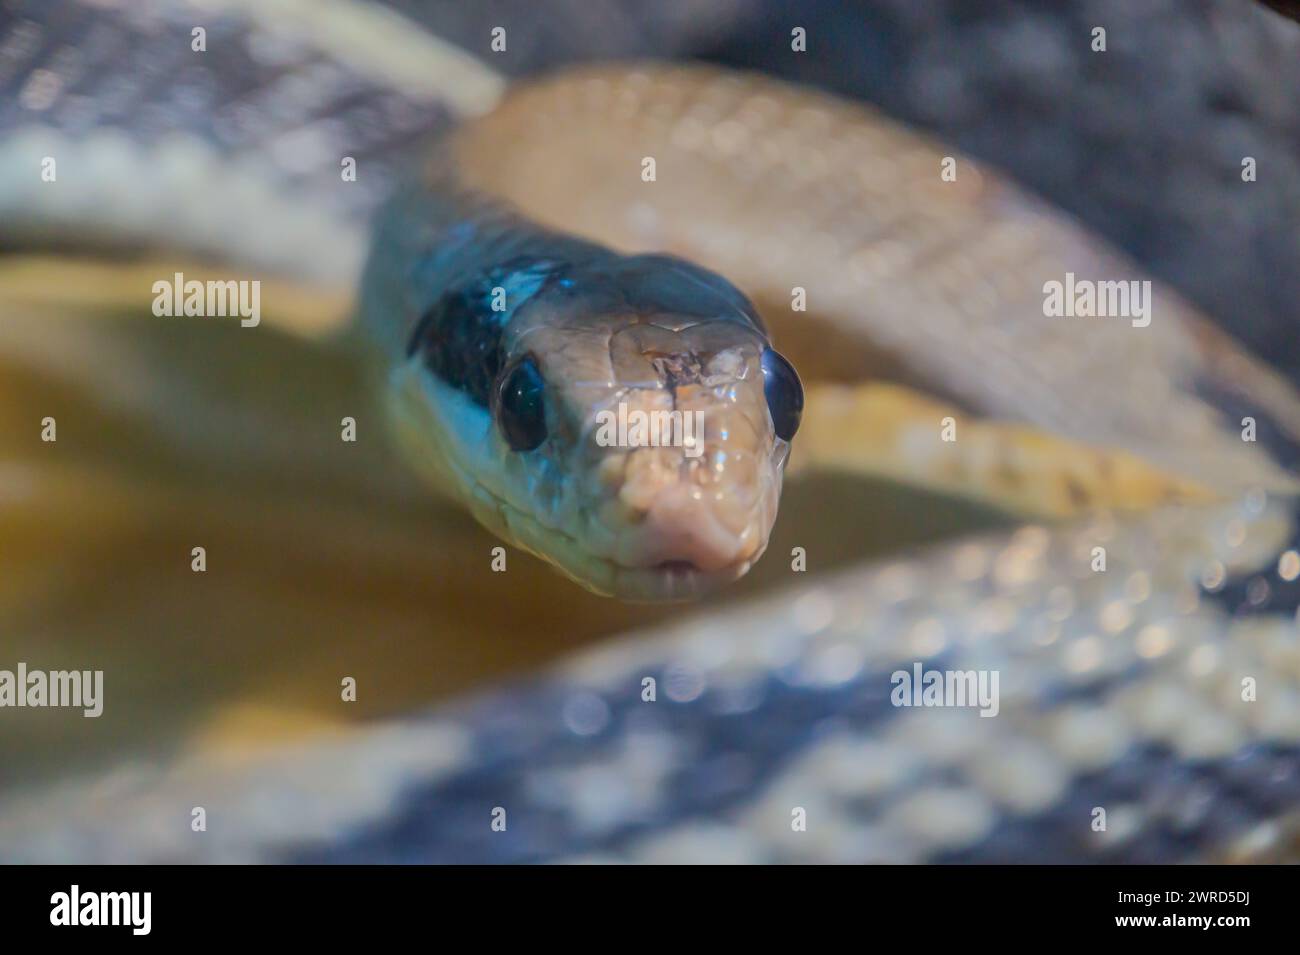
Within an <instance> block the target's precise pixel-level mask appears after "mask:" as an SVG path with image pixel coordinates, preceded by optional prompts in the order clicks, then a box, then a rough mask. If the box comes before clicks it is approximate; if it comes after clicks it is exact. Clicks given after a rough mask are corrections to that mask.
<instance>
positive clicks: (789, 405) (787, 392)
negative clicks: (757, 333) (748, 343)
mask: <svg viewBox="0 0 1300 955" xmlns="http://www.w3.org/2000/svg"><path fill="white" fill-rule="evenodd" d="M763 393H764V395H766V397H767V410H768V411H769V412H770V413H771V415H772V427H773V429H774V430H775V431H776V436H777V437H778V438H780V439H781V440H783V441H789V440H790V439H791V438H793V437H794V433H795V432H796V431H798V430H799V420H800V419H801V418H802V417H803V385H802V384H800V382H799V373H798V372H796V371H795V370H794V366H793V365H792V364H790V363H789V362H788V361H786V360H785V357H784V356H783V355H781V354H780V353H778V352H776V351H773V350H772V349H771V348H764V349H763Z"/></svg>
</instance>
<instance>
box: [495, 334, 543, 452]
mask: <svg viewBox="0 0 1300 955" xmlns="http://www.w3.org/2000/svg"><path fill="white" fill-rule="evenodd" d="M545 390H546V383H545V382H544V381H543V380H542V373H541V372H540V371H538V370H537V362H536V361H534V360H533V358H532V356H531V355H530V356H527V357H525V358H523V359H522V360H520V361H519V363H518V364H516V365H515V366H514V367H513V368H511V369H510V371H509V372H507V373H506V374H505V375H504V376H503V377H502V379H501V387H500V389H499V390H498V391H497V403H496V405H497V425H498V426H499V427H500V428H501V434H502V436H503V437H504V438H505V439H506V443H508V444H509V445H510V450H512V451H531V450H533V449H534V448H536V447H537V446H538V445H539V444H541V443H542V442H543V441H545V440H546V403H545V400H544V399H543V392H544V391H545Z"/></svg>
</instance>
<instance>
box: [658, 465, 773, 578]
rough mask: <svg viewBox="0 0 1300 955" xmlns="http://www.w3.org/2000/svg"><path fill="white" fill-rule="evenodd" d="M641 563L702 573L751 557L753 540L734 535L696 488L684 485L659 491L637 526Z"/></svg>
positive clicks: (675, 485) (734, 529)
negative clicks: (640, 547)
mask: <svg viewBox="0 0 1300 955" xmlns="http://www.w3.org/2000/svg"><path fill="white" fill-rule="evenodd" d="M641 536H642V540H641V545H642V547H643V549H644V553H645V560H646V563H647V564H650V565H652V566H667V567H670V568H671V567H673V566H689V567H694V568H695V569H697V570H702V571H705V572H710V573H711V572H713V571H718V570H723V569H725V568H727V567H731V566H733V565H735V564H737V563H740V562H742V561H744V560H748V559H749V558H750V557H752V556H753V555H754V551H755V550H756V548H757V544H758V542H757V538H756V536H755V535H753V534H748V533H746V532H745V530H744V529H741V530H740V531H739V532H737V529H736V528H735V527H734V526H731V525H729V524H728V522H727V521H726V520H725V519H724V517H723V516H722V514H721V513H720V512H719V510H718V509H717V508H716V507H713V506H712V504H711V502H709V501H708V500H707V499H706V498H705V497H704V496H702V495H701V494H700V493H699V492H698V491H697V489H695V488H693V487H691V486H690V485H689V484H686V483H679V484H674V485H671V486H669V487H666V488H664V489H663V490H662V491H660V492H659V493H658V494H657V495H656V496H655V498H654V500H653V501H652V502H651V504H650V509H649V510H648V511H646V515H645V520H644V522H643V523H642V525H641Z"/></svg>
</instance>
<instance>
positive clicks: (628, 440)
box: [405, 257, 803, 601]
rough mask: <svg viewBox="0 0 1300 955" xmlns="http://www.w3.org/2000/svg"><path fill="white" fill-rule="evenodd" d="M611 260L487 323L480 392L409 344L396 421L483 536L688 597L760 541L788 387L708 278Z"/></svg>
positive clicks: (783, 439)
mask: <svg viewBox="0 0 1300 955" xmlns="http://www.w3.org/2000/svg"><path fill="white" fill-rule="evenodd" d="M617 262H618V263H619V264H618V265H617V266H610V265H609V264H608V263H604V264H603V267H602V269H600V270H599V272H598V274H592V273H591V272H590V271H589V272H588V273H587V274H585V275H584V274H581V273H579V275H578V276H577V278H576V279H575V278H574V277H573V275H572V270H569V271H567V272H566V273H565V274H566V275H567V276H568V278H567V279H566V281H565V283H564V285H563V286H560V285H558V284H557V283H554V282H549V281H548V282H546V283H542V284H540V285H539V286H538V293H537V294H535V295H533V296H532V297H531V299H530V300H529V301H528V302H527V305H526V307H521V308H519V309H518V310H517V312H515V313H513V314H511V315H510V316H509V317H508V319H507V320H505V321H502V322H499V331H498V333H496V334H495V337H494V339H493V343H492V348H491V359H490V361H489V362H488V365H489V370H490V375H488V376H486V380H485V381H484V383H483V387H484V391H485V396H484V400H483V401H482V402H477V401H475V400H473V397H472V396H470V395H467V394H466V389H465V388H464V387H463V386H462V387H460V388H456V387H453V386H452V384H451V383H449V381H448V374H447V372H446V371H441V372H440V373H439V374H434V375H429V374H427V371H428V370H429V368H435V369H437V368H439V367H441V366H445V365H448V364H453V363H451V362H446V361H443V360H442V359H440V358H439V357H438V356H437V354H435V355H434V357H433V358H432V359H429V358H428V356H427V354H426V356H425V359H423V360H422V359H421V356H420V355H419V354H416V355H414V356H413V363H412V368H411V370H410V374H411V375H412V378H413V385H412V386H411V387H408V388H407V389H405V390H406V391H407V392H411V390H412V387H414V388H415V389H416V392H417V393H416V394H414V399H415V400H413V401H407V402H406V404H407V406H408V407H407V417H408V418H410V416H411V414H412V408H416V407H417V406H418V409H419V410H418V412H417V413H418V414H419V415H420V416H421V419H420V420H419V421H418V422H416V423H415V424H414V425H413V427H414V428H415V429H418V430H420V431H422V432H423V433H424V434H425V435H426V437H430V436H431V437H432V439H433V440H432V445H433V446H432V447H431V448H429V454H428V455H427V456H428V457H429V458H430V459H434V460H437V461H439V462H440V464H439V470H440V471H441V473H442V478H443V480H442V483H444V484H446V485H449V486H450V487H451V488H452V490H453V492H455V493H456V494H457V496H459V497H460V498H461V499H462V500H464V501H465V502H466V503H467V504H468V505H469V507H470V509H471V510H472V511H473V513H474V514H475V516H476V517H477V518H478V519H479V520H480V522H481V523H483V524H485V525H486V526H487V527H488V528H489V529H491V530H492V531H494V532H495V533H497V534H498V535H499V536H501V537H503V538H505V539H506V540H508V541H510V542H511V543H514V544H515V545H517V546H520V547H522V548H524V549H526V550H528V551H530V552H532V553H533V554H536V555H537V556H540V557H542V558H543V559H545V560H547V561H549V562H551V563H552V564H554V565H555V566H556V567H557V568H559V569H560V570H561V571H563V572H564V573H565V574H567V575H568V576H569V577H571V578H573V579H574V580H575V581H577V582H579V583H581V584H582V585H583V586H585V587H587V588H588V589H590V590H593V591H595V592H597V593H601V594H607V595H613V596H617V597H620V598H623V599H627V600H645V601H651V600H654V601H658V600H681V599H689V598H692V597H696V596H699V595H701V594H704V593H707V592H709V591H711V590H714V589H716V588H717V587H719V586H721V585H723V584H725V583H728V582H730V581H733V580H735V579H737V578H739V577H740V576H742V575H743V574H745V573H746V572H747V571H748V570H749V568H750V567H751V566H752V565H753V563H754V561H756V560H757V559H758V558H759V556H761V554H762V553H763V550H764V549H765V548H766V546H767V542H768V537H769V534H770V532H771V529H772V525H773V523H774V521H775V519H776V513H777V505H778V500H779V497H780V493H781V483H782V475H783V472H784V467H785V462H786V460H787V458H788V455H789V449H790V440H791V438H792V437H793V435H794V431H795V429H796V428H797V427H798V421H799V414H800V412H801V410H802V405H803V393H802V389H801V386H800V383H799V379H798V376H797V375H796V374H795V372H794V369H793V368H792V367H790V365H789V363H788V362H786V361H785V359H784V358H782V357H781V356H780V355H779V354H777V353H776V352H775V351H774V350H773V349H772V348H771V347H770V345H769V343H768V340H767V336H766V334H765V332H764V330H763V328H762V326H761V324H760V323H759V322H758V321H757V319H756V317H753V314H752V311H751V310H748V309H744V310H742V309H738V308H737V307H736V303H737V301H739V302H744V299H743V297H740V293H739V292H736V291H735V290H734V289H732V288H731V287H730V286H725V285H724V286H719V285H718V284H717V283H722V281H723V280H721V279H719V278H718V277H716V276H713V275H712V274H711V273H704V272H703V271H702V270H694V267H689V268H690V269H692V270H693V271H690V272H687V273H683V269H684V268H687V266H685V265H684V264H683V263H679V262H678V261H677V260H672V259H667V258H665V257H640V258H638V259H634V260H629V259H622V258H620V259H618V260H617ZM534 271H536V270H534ZM701 276H703V283H704V284H701V281H702V280H701ZM501 281H507V280H505V279H503V280H501ZM683 282H685V285H686V287H683ZM744 304H745V306H748V303H747V302H744ZM440 321H442V320H441V319H439V320H438V321H436V322H434V323H433V324H434V325H435V326H436V325H437V324H438V322H440ZM444 324H445V323H444ZM446 331H447V330H446V329H444V334H443V337H444V338H446V337H447V336H446ZM452 331H454V329H453V330H452ZM437 334H438V332H437V329H436V328H435V329H434V335H437ZM451 337H452V339H453V340H455V339H457V336H456V335H452V336H451ZM460 337H461V338H463V336H460ZM433 341H434V349H435V352H436V349H437V348H438V347H441V346H438V345H437V341H438V339H436V338H435V339H433ZM463 346H464V343H463V341H462V342H460V344H458V345H456V347H460V348H462V349H463ZM423 350H424V351H425V352H426V353H427V352H428V351H429V348H428V347H427V346H426V347H424V348H423ZM478 351H482V350H481V349H479V350H478ZM443 357H444V358H445V356H443ZM440 362H441V365H440ZM463 364H464V362H463V361H462V362H460V364H459V365H457V366H456V367H457V369H459V368H460V367H461V366H462V365H463ZM407 430H410V429H409V428H408V429H407Z"/></svg>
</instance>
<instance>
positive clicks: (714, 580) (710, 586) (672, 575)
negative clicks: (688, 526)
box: [614, 554, 758, 603]
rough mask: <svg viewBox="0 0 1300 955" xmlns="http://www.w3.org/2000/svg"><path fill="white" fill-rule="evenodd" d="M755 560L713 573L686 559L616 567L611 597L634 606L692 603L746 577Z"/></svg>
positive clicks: (737, 563)
mask: <svg viewBox="0 0 1300 955" xmlns="http://www.w3.org/2000/svg"><path fill="white" fill-rule="evenodd" d="M757 557H758V555H757V554H755V555H754V556H753V557H751V558H746V559H744V560H738V561H736V562H735V563H733V564H729V565H727V566H724V567H719V568H717V569H715V570H701V569H700V568H699V567H697V566H696V565H695V564H694V563H692V562H691V561H689V560H664V561H660V562H659V563H657V564H653V565H651V566H648V567H623V566H618V565H616V569H615V573H614V595H615V596H617V597H618V598H619V599H621V600H627V601H632V602H637V603H672V602H676V601H687V600H694V599H696V598H698V597H702V596H704V595H706V594H708V593H711V592H712V591H714V590H718V589H719V588H721V587H724V586H726V585H727V584H730V583H732V582H734V581H736V580H738V579H739V578H741V577H743V576H745V574H746V573H748V572H749V569H750V567H752V566H753V563H754V560H755V559H757Z"/></svg>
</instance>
